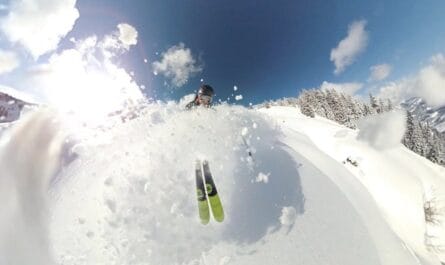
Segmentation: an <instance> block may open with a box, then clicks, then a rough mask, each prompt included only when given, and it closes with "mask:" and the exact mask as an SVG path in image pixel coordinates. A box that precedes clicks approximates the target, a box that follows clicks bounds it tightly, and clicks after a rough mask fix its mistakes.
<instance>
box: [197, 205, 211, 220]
mask: <svg viewBox="0 0 445 265" xmlns="http://www.w3.org/2000/svg"><path fill="white" fill-rule="evenodd" d="M198 210H199V219H201V224H203V225H206V224H208V223H209V221H210V211H209V204H208V203H207V200H205V201H198Z"/></svg>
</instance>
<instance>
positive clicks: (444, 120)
mask: <svg viewBox="0 0 445 265" xmlns="http://www.w3.org/2000/svg"><path fill="white" fill-rule="evenodd" d="M401 105H402V107H404V108H405V109H406V110H408V111H409V112H411V113H412V114H413V115H414V116H415V117H417V118H418V119H419V120H421V121H424V122H428V123H429V124H431V125H432V126H433V127H435V128H436V129H437V130H438V131H439V132H445V106H442V107H437V108H431V107H429V106H428V105H427V104H426V102H425V101H424V100H422V99H421V98H411V99H409V100H406V101H404V102H403V103H402V104H401Z"/></svg>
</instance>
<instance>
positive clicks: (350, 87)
mask: <svg viewBox="0 0 445 265" xmlns="http://www.w3.org/2000/svg"><path fill="white" fill-rule="evenodd" d="M362 87H363V84H362V83H338V84H335V83H329V82H326V81H324V82H323V83H322V84H321V86H320V88H319V89H321V90H328V89H335V90H336V91H338V92H342V93H346V94H348V95H354V94H355V93H356V92H357V91H358V90H360V89H361V88H362Z"/></svg>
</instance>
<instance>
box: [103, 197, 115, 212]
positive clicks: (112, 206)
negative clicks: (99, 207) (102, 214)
mask: <svg viewBox="0 0 445 265" xmlns="http://www.w3.org/2000/svg"><path fill="white" fill-rule="evenodd" d="M105 204H106V205H107V207H108V209H110V211H111V212H113V213H115V212H116V202H115V201H113V200H105Z"/></svg>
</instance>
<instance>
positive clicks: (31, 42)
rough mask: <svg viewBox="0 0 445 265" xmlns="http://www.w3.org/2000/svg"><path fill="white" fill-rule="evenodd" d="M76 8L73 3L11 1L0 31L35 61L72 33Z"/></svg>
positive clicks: (35, 0)
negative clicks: (23, 48) (28, 53)
mask: <svg viewBox="0 0 445 265" xmlns="http://www.w3.org/2000/svg"><path fill="white" fill-rule="evenodd" d="M75 5H76V0H32V1H29V0H11V2H10V6H9V13H8V15H7V16H6V17H5V18H3V19H2V20H1V21H0V28H1V30H2V31H3V32H4V33H5V35H6V36H7V38H8V39H9V40H10V41H11V42H14V43H16V42H17V43H20V44H21V45H23V46H24V47H25V48H26V49H27V50H28V51H29V52H30V53H31V54H32V56H33V57H34V58H35V59H37V58H38V57H39V56H41V55H42V54H45V53H47V52H49V51H52V50H55V49H56V48H57V46H58V44H59V42H60V40H61V39H62V38H63V37H65V35H66V34H67V33H68V32H70V31H71V30H72V28H73V26H74V23H75V21H76V20H77V18H79V11H78V10H77V9H76V7H75Z"/></svg>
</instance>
